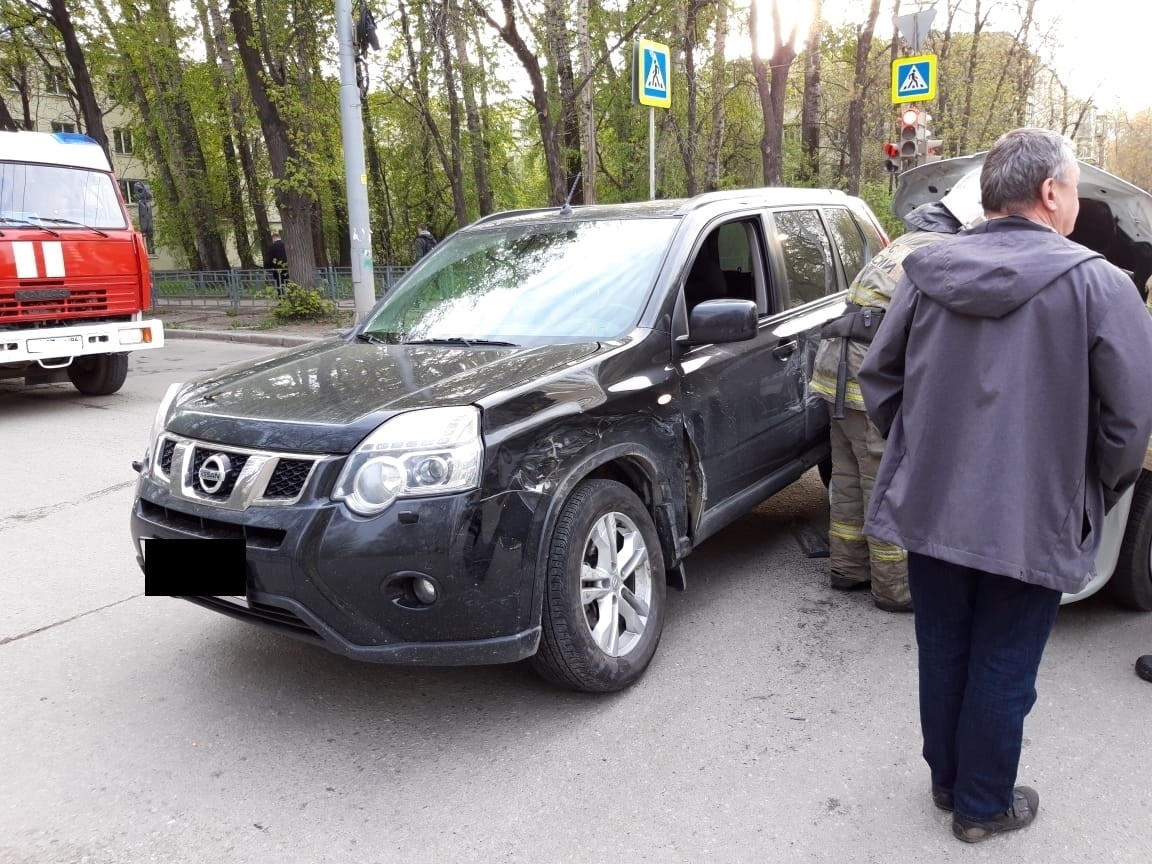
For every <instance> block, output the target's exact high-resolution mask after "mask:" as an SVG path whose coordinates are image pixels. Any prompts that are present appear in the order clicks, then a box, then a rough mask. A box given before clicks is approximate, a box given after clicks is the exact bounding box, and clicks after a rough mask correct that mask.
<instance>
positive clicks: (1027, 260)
mask: <svg viewBox="0 0 1152 864" xmlns="http://www.w3.org/2000/svg"><path fill="white" fill-rule="evenodd" d="M904 272H905V278H904V280H903V281H902V282H901V285H900V288H899V290H898V291H897V294H896V298H895V300H894V301H893V303H892V305H891V306H890V307H889V310H888V314H887V316H886V317H885V320H884V322H883V324H882V325H881V327H880V331H879V333H878V334H877V336H876V339H875V341H873V343H872V347H871V350H869V352H868V355H867V357H866V358H865V360H864V364H863V366H862V368H861V369H860V373H859V381H860V387H861V390H862V392H863V395H864V402H865V405H866V406H867V410H868V414H869V416H870V417H871V419H872V421H873V422H874V423H875V424H876V426H877V427H878V428H879V429H880V431H881V433H883V434H884V435H885V436H886V437H887V438H888V444H887V447H886V449H885V452H884V459H883V461H882V463H881V466H880V471H879V474H878V475H877V478H876V485H875V489H874V491H873V495H872V500H871V504H870V506H869V511H868V515H867V521H866V524H865V531H866V532H867V533H868V534H869V535H870V536H874V537H877V538H879V539H882V540H886V541H888V542H890V543H896V544H899V545H901V546H903V547H904V548H906V549H908V550H910V551H912V552H917V553H920V554H923V555H930V556H932V557H934V558H938V559H940V560H943V561H948V562H951V563H953V564H959V565H961V566H966V567H973V568H977V569H980V570H984V571H987V572H990V573H997V574H1000V575H1004V576H1011V577H1013V578H1016V579H1020V580H1022V581H1024V582H1029V583H1032V584H1036V585H1043V586H1046V587H1049V588H1054V589H1056V590H1059V591H1064V592H1068V593H1075V592H1077V591H1080V590H1081V589H1083V587H1084V586H1085V585H1086V584H1087V583H1088V581H1089V579H1090V578H1091V577H1092V576H1093V575H1094V574H1093V566H1094V560H1095V555H1096V550H1097V546H1098V545H1099V539H1100V532H1101V527H1102V524H1103V519H1104V512H1105V500H1106V499H1107V500H1109V501H1112V500H1114V499H1115V498H1116V497H1118V496H1119V495H1120V494H1121V493H1122V492H1123V491H1124V490H1125V489H1126V488H1127V487H1128V486H1130V485H1131V484H1132V483H1134V482H1135V480H1136V478H1137V477H1138V476H1139V473H1140V468H1141V463H1142V461H1143V458H1144V451H1145V449H1146V447H1147V446H1148V438H1149V433H1152V375H1150V374H1149V361H1150V360H1152V320H1150V319H1149V316H1148V314H1147V312H1146V311H1145V310H1144V308H1143V305H1142V304H1141V302H1140V296H1139V294H1138V293H1137V292H1136V291H1135V290H1134V288H1133V286H1132V281H1131V279H1129V278H1128V277H1127V276H1126V275H1125V274H1124V273H1123V272H1122V271H1121V270H1119V269H1117V268H1115V267H1113V266H1112V265H1111V264H1109V263H1108V262H1107V261H1106V260H1105V259H1104V258H1103V257H1102V256H1100V255H1099V254H1097V253H1095V252H1092V251H1090V250H1089V249H1086V248H1084V247H1083V246H1081V245H1079V244H1077V243H1073V242H1072V241H1070V240H1068V239H1066V238H1064V237H1061V236H1060V235H1059V234H1057V233H1056V232H1055V231H1052V230H1050V229H1048V228H1046V227H1044V226H1042V225H1038V224H1036V223H1034V222H1031V221H1029V220H1027V219H1024V218H1022V217H1006V218H1001V219H993V220H990V221H989V222H987V223H985V224H983V225H981V226H979V227H978V228H975V229H973V230H972V231H970V232H967V233H965V234H962V235H960V236H958V237H956V238H954V239H953V240H952V241H951V242H949V243H941V244H937V245H935V246H930V247H928V248H925V249H922V250H919V251H917V252H915V253H913V254H912V255H910V256H909V257H908V258H907V259H905V262H904Z"/></svg>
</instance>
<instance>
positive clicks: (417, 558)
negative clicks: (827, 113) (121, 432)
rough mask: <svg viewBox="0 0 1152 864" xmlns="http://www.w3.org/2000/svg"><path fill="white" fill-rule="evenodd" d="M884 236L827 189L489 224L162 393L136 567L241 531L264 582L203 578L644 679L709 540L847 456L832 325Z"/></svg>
mask: <svg viewBox="0 0 1152 864" xmlns="http://www.w3.org/2000/svg"><path fill="white" fill-rule="evenodd" d="M885 242H886V238H885V237H884V235H883V232H882V230H881V229H880V227H879V225H878V223H877V222H876V219H875V217H874V216H873V215H872V214H871V213H870V212H869V210H868V209H867V207H866V206H865V205H864V204H863V203H862V202H861V201H860V200H858V199H856V198H852V197H849V196H846V195H844V194H842V193H840V192H835V191H829V190H803V189H754V190H742V191H735V192H717V193H708V194H705V195H701V196H698V197H695V198H692V199H690V200H678V201H656V202H649V203H641V204H624V205H612V206H587V207H576V208H563V209H549V210H533V211H524V212H514V213H502V214H497V215H495V216H491V217H488V218H485V219H482V220H480V221H479V222H476V223H474V224H472V225H470V226H468V227H467V228H465V229H462V230H460V231H458V232H456V233H455V234H454V235H452V236H451V237H450V238H449V239H448V240H446V241H445V242H443V243H441V244H440V245H438V246H436V248H435V249H434V251H433V252H432V253H431V254H430V255H428V256H427V257H425V258H424V259H422V260H421V261H420V263H419V264H418V265H417V266H416V267H415V268H413V270H412V271H411V273H410V274H409V275H408V276H407V277H406V278H405V280H404V281H403V282H402V283H401V284H399V285H398V286H397V287H396V288H395V289H394V290H393V292H392V293H391V294H390V295H389V296H387V297H386V298H385V299H384V300H382V301H381V302H380V303H379V304H378V305H377V306H376V307H375V308H374V309H373V311H372V312H371V314H370V315H369V316H368V317H367V318H366V319H365V320H364V321H363V322H362V323H361V324H360V325H358V326H357V327H356V328H355V329H354V330H352V331H351V332H349V333H348V334H347V335H346V336H345V337H342V338H333V339H329V340H325V341H320V342H316V343H313V344H311V345H308V346H305V347H302V348H298V349H294V350H289V351H285V352H281V353H279V354H275V355H273V356H270V357H267V358H264V359H261V360H258V361H255V362H252V363H248V364H243V365H240V366H235V367H231V368H229V369H225V370H221V371H219V372H217V373H215V374H212V375H209V376H207V377H203V378H200V379H198V380H195V381H192V382H189V383H187V384H184V385H183V386H180V387H175V386H174V387H173V388H172V389H171V390H170V391H169V394H168V396H167V398H166V399H165V400H164V403H163V404H162V405H161V406H160V409H159V412H158V415H157V420H156V424H155V428H154V432H153V436H152V440H151V441H150V442H149V446H148V452H147V453H146V455H145V458H144V460H143V461H142V463H140V465H139V470H140V479H139V483H138V485H137V498H136V501H135V503H134V506H133V514H132V536H133V538H134V540H135V542H136V545H137V552H138V555H139V556H140V557H139V561H140V564H141V566H143V565H144V558H143V555H144V548H145V544H144V542H143V541H146V540H147V539H149V538H233V539H241V538H242V539H243V541H244V544H245V545H244V548H245V557H246V567H247V585H246V589H247V590H246V594H245V596H235V597H227V596H224V597H221V596H196V597H189V598H188V599H189V600H192V601H193V602H195V603H199V604H201V605H203V606H206V607H209V608H211V609H214V610H216V611H219V612H223V613H226V614H229V615H233V616H235V617H238V618H242V619H245V620H249V621H256V622H260V623H264V624H267V625H269V626H271V627H274V628H276V629H278V630H280V631H282V632H284V633H286V634H289V635H292V636H296V637H299V638H303V639H306V640H310V641H312V642H315V643H317V644H321V645H324V646H325V647H327V648H329V649H331V650H333V651H336V652H338V653H340V654H344V655H346V656H349V657H353V658H356V659H361V660H371V661H377V662H386V663H423V664H474V663H503V662H509V661H515V660H520V659H523V658H531V660H532V663H533V665H534V666H535V667H536V669H537V670H538V671H540V672H541V673H542V674H543V675H544V676H545V677H547V678H549V679H551V680H552V681H555V682H557V683H559V684H561V685H564V686H567V687H572V688H575V689H579V690H589V691H607V690H617V689H620V688H622V687H625V686H627V685H629V684H631V683H632V682H633V681H635V680H636V679H637V678H638V677H639V676H640V674H641V673H642V672H643V671H644V669H645V667H646V666H647V665H648V662H649V661H650V660H651V658H652V656H653V654H654V652H655V650H656V645H657V642H658V641H659V638H660V632H661V628H662V626H663V622H664V611H665V604H664V596H665V586H666V583H670V584H672V585H674V586H676V587H684V575H683V569H682V567H681V566H680V565H681V562H682V561H683V560H684V558H685V557H686V556H687V555H688V554H689V553H690V552H691V551H692V549H693V548H694V547H696V546H697V545H698V544H699V543H701V542H702V541H703V540H704V539H705V538H707V537H708V536H710V535H712V534H713V533H715V532H716V531H718V530H719V529H720V528H722V527H723V526H725V525H727V524H728V523H730V522H732V521H733V520H734V519H736V518H737V517H739V516H741V515H742V514H744V513H746V512H747V511H748V510H750V509H751V508H753V507H755V506H756V505H757V504H759V503H760V502H761V501H763V500H764V499H765V498H767V497H768V496H769V495H771V494H773V493H774V492H776V491H777V490H779V489H781V488H783V487H784V486H786V485H788V484H789V483H792V482H793V481H795V480H796V479H797V478H799V477H800V476H801V475H802V474H803V473H804V472H805V471H807V470H808V469H809V468H811V467H812V466H814V465H818V464H820V463H821V462H823V461H826V460H827V457H828V453H829V445H828V415H827V409H826V406H825V403H824V401H823V400H822V399H820V398H819V397H810V396H808V395H807V392H806V385H807V381H808V376H809V373H810V371H811V366H812V360H813V356H814V353H815V350H816V347H817V342H818V338H819V336H818V332H819V329H820V326H821V325H822V324H823V323H824V322H825V321H826V320H828V319H829V318H832V317H835V316H836V315H837V314H839V313H840V312H841V311H842V309H843V306H844V303H843V297H842V296H840V292H841V291H842V290H843V289H845V288H846V286H847V284H848V282H849V281H850V280H851V279H852V278H853V277H854V276H855V274H856V273H857V272H858V271H859V269H860V268H861V267H862V266H863V265H864V263H865V262H866V261H867V260H868V259H869V258H870V257H871V256H872V255H873V254H874V253H875V252H876V251H877V250H878V249H879V248H880V247H881V246H882V245H883V244H884V243H885ZM205 548H206V549H207V547H205Z"/></svg>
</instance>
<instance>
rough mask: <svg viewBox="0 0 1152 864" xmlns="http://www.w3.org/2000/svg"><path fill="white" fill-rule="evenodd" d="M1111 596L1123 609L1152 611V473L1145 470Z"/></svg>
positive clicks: (1135, 493)
mask: <svg viewBox="0 0 1152 864" xmlns="http://www.w3.org/2000/svg"><path fill="white" fill-rule="evenodd" d="M1108 593H1109V594H1110V595H1111V596H1112V599H1113V600H1115V601H1116V602H1117V603H1119V604H1120V605H1121V606H1125V607H1127V608H1128V609H1135V610H1137V611H1139V612H1152V472H1149V471H1141V472H1140V479H1139V480H1137V481H1136V488H1135V489H1134V490H1132V509H1131V510H1129V511H1128V524H1127V525H1126V526H1125V527H1124V540H1123V542H1122V543H1121V544H1120V558H1119V559H1118V560H1117V561H1116V572H1114V573H1113V574H1112V578H1111V579H1109V580H1108Z"/></svg>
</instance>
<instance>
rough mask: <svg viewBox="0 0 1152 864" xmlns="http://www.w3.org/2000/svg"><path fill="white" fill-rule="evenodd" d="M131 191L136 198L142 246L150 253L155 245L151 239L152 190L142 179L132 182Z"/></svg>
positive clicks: (153, 227) (152, 227)
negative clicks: (142, 236)
mask: <svg viewBox="0 0 1152 864" xmlns="http://www.w3.org/2000/svg"><path fill="white" fill-rule="evenodd" d="M132 192H133V195H134V197H135V198H136V216H137V219H138V220H139V222H140V233H141V234H143V235H144V246H145V248H146V249H147V250H148V254H149V255H151V254H152V253H153V252H154V251H155V245H154V244H153V241H152V236H153V231H154V230H155V226H154V225H153V221H152V201H153V200H154V199H153V195H152V190H151V189H149V188H148V184H147V183H145V182H144V181H143V180H137V181H136V182H135V183H133V184H132Z"/></svg>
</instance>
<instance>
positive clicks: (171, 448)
mask: <svg viewBox="0 0 1152 864" xmlns="http://www.w3.org/2000/svg"><path fill="white" fill-rule="evenodd" d="M174 452H176V442H175V441H173V440H172V439H171V438H165V439H164V443H163V444H161V445H160V470H161V471H162V472H164V476H165V477H170V476H172V454H173V453H174Z"/></svg>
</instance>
